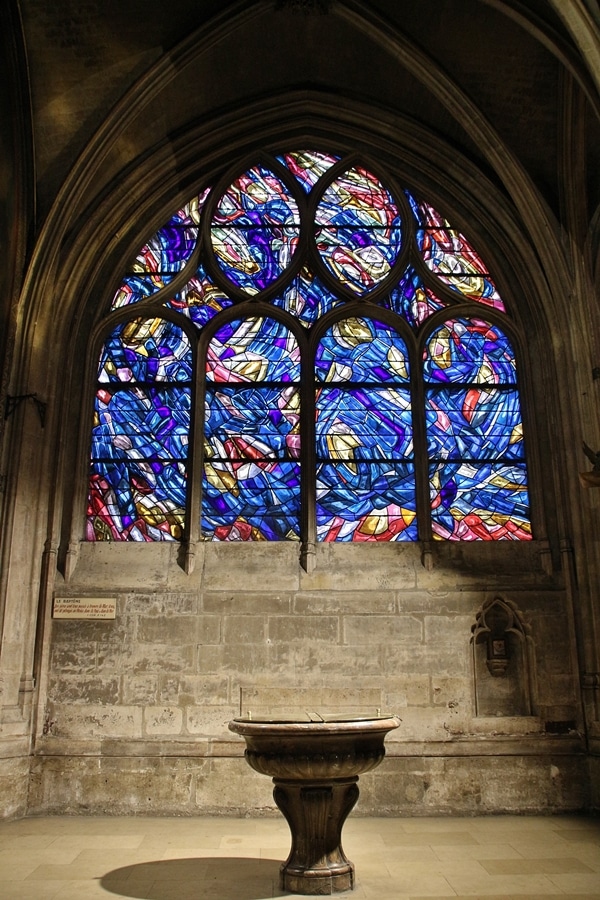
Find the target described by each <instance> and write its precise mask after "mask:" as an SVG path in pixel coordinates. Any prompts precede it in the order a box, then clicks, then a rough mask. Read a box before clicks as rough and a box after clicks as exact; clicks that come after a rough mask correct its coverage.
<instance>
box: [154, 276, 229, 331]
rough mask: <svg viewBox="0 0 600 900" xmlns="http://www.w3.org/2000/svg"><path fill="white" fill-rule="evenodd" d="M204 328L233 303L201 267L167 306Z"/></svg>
mask: <svg viewBox="0 0 600 900" xmlns="http://www.w3.org/2000/svg"><path fill="white" fill-rule="evenodd" d="M165 305H166V306H169V307H170V308H171V309H175V310H177V312H180V313H182V314H183V315H184V316H187V317H188V318H189V319H191V320H192V322H193V323H194V325H196V327H197V328H203V327H204V325H206V324H208V322H210V320H211V319H212V318H213V317H214V316H216V315H217V313H219V312H221V311H222V310H224V309H227V308H228V307H229V306H231V305H232V301H231V300H230V299H229V297H227V296H226V294H224V293H223V291H222V290H221V289H220V288H218V287H217V286H216V285H215V284H214V282H213V281H212V280H211V279H210V278H209V277H208V275H207V274H206V272H205V270H204V267H203V266H199V268H198V270H197V272H196V274H195V275H194V277H193V278H191V279H190V280H189V281H188V282H187V284H185V285H184V286H183V287H182V289H181V290H180V291H179V292H178V293H177V294H175V296H174V297H171V299H170V300H168V301H167V303H166V304H165Z"/></svg>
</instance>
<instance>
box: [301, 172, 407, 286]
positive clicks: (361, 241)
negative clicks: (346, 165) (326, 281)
mask: <svg viewBox="0 0 600 900" xmlns="http://www.w3.org/2000/svg"><path fill="white" fill-rule="evenodd" d="M315 226H316V242H317V247H318V249H319V252H320V254H321V257H322V259H323V261H324V263H325V265H326V266H327V267H328V269H329V270H330V271H331V272H332V273H333V274H334V275H335V276H336V278H338V279H339V281H340V283H341V284H342V285H344V286H345V287H347V288H349V289H350V290H351V291H353V292H354V293H355V294H362V293H364V292H366V291H370V290H372V289H373V288H375V287H377V286H378V285H379V284H380V283H381V282H382V281H383V280H384V279H385V278H387V276H388V275H389V273H390V270H391V267H392V266H393V264H394V262H395V261H396V259H397V257H398V255H399V253H400V250H401V246H402V222H401V218H400V213H399V210H398V207H397V206H396V203H395V202H394V199H393V197H392V195H391V194H390V192H389V191H388V190H387V189H386V188H384V187H383V185H382V184H381V182H379V181H378V180H377V179H376V178H375V176H374V175H372V174H371V173H370V172H367V171H366V169H362V168H354V169H350V170H349V171H347V172H345V173H344V175H342V176H341V177H340V178H337V179H336V180H335V181H334V182H333V183H332V184H331V185H330V186H329V187H328V188H327V189H326V190H325V193H324V194H323V198H322V199H321V202H320V203H319V205H318V207H317V211H316V216H315Z"/></svg>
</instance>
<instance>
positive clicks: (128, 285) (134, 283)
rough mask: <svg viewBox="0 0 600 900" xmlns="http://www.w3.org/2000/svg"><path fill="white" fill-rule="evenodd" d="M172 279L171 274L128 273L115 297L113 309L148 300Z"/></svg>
mask: <svg viewBox="0 0 600 900" xmlns="http://www.w3.org/2000/svg"><path fill="white" fill-rule="evenodd" d="M170 281H171V276H152V275H126V276H125V278H124V279H123V281H122V282H121V284H120V285H119V288H118V290H117V293H116V294H115V296H114V297H113V301H112V306H111V309H119V308H120V307H122V306H129V305H130V304H132V303H139V302H140V301H141V300H147V299H148V297H151V296H152V295H153V294H155V293H156V291H158V290H159V289H160V288H162V287H164V286H165V285H166V284H168V283H169V282H170Z"/></svg>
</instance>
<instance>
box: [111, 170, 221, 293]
mask: <svg viewBox="0 0 600 900" xmlns="http://www.w3.org/2000/svg"><path fill="white" fill-rule="evenodd" d="M209 191H210V188H207V189H206V190H205V191H203V192H202V193H201V194H198V195H196V196H195V197H193V198H192V199H191V200H190V201H189V203H186V204H185V206H183V207H182V208H181V209H180V210H178V211H177V212H176V213H175V214H174V215H173V216H171V218H170V219H169V221H168V222H166V223H165V225H163V226H162V228H159V229H158V231H157V232H155V234H154V235H153V236H152V237H151V238H150V240H149V241H148V242H147V243H146V244H144V246H143V247H142V249H141V250H140V252H139V253H138V255H137V256H136V258H135V260H134V261H133V263H132V264H131V266H130V270H131V271H130V273H129V274H127V275H126V276H125V278H124V279H123V281H122V283H121V285H120V287H119V289H118V290H117V292H116V294H115V296H114V298H113V301H112V306H111V308H112V309H119V308H120V307H122V306H128V305H129V304H130V303H138V302H139V301H140V300H144V299H145V298H146V297H149V296H151V295H152V294H155V293H156V292H157V291H159V290H161V288H164V287H166V286H167V285H168V284H170V282H171V281H172V280H173V278H174V277H175V275H177V274H178V273H179V272H180V271H181V270H182V269H183V267H184V266H185V264H186V263H187V262H188V260H189V259H190V257H191V255H192V253H193V252H194V250H195V248H196V244H197V242H198V234H199V229H198V225H199V223H200V214H201V212H202V207H203V205H204V201H205V200H206V197H207V196H208V193H209Z"/></svg>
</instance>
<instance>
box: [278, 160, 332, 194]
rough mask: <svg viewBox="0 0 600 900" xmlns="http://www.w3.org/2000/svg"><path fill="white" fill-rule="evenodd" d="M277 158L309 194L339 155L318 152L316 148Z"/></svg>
mask: <svg viewBox="0 0 600 900" xmlns="http://www.w3.org/2000/svg"><path fill="white" fill-rule="evenodd" d="M277 159H278V160H279V162H281V163H283V165H284V166H287V168H288V169H289V170H290V172H292V174H293V175H294V176H295V178H297V180H298V181H299V182H300V184H301V185H302V187H303V188H304V190H305V191H306V193H307V194H308V193H310V191H311V190H312V189H313V187H314V186H315V184H316V183H317V181H318V180H319V178H320V177H321V175H324V174H325V172H326V171H327V170H328V169H330V168H331V166H333V165H334V163H336V162H337V161H338V159H339V156H332V155H331V154H329V153H317V152H316V151H314V150H304V151H300V152H294V153H284V154H282V155H281V156H278V157H277Z"/></svg>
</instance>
